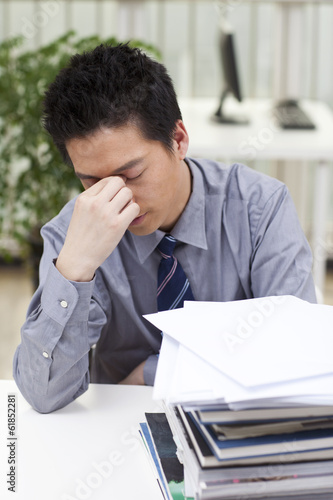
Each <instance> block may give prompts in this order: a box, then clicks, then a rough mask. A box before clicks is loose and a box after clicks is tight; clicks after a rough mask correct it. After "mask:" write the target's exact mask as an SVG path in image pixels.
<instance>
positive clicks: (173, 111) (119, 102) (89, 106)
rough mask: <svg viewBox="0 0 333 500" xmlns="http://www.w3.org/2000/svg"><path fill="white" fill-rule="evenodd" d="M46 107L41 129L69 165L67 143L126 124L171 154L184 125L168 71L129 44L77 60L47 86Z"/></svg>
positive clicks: (105, 48)
mask: <svg viewBox="0 0 333 500" xmlns="http://www.w3.org/2000/svg"><path fill="white" fill-rule="evenodd" d="M43 105H44V114H43V125H44V127H45V129H46V130H47V131H48V132H49V134H50V135H51V137H52V138H53V141H54V143H55V145H56V146H57V147H58V149H59V151H60V153H61V154H62V157H63V159H64V161H65V162H66V163H67V164H68V165H72V162H71V159H70V157H69V155H68V152H67V149H66V142H67V141H68V140H70V139H74V138H82V137H86V136H88V135H91V134H92V133H94V132H95V131H96V130H98V129H100V128H101V127H108V128H113V127H121V126H124V125H127V124H128V123H132V124H134V125H136V126H137V127H138V129H139V130H140V131H141V133H142V135H143V137H145V138H146V139H150V140H155V141H159V142H161V143H162V144H163V145H164V146H165V148H166V149H167V150H168V151H170V152H172V151H173V148H172V141H173V134H174V130H175V127H176V122H177V120H179V119H180V120H181V119H182V116H181V112H180V109H179V106H178V102H177V97H176V92H175V89H174V86H173V83H172V80H171V78H170V76H169V75H168V73H167V70H166V68H165V66H164V65H163V64H161V63H159V62H157V61H155V60H154V59H152V58H150V57H148V56H147V55H146V54H145V53H144V52H143V51H142V50H140V49H138V48H132V47H130V46H129V45H128V44H118V45H115V46H111V45H104V44H102V45H99V46H98V47H96V48H95V49H94V50H92V51H90V52H85V53H83V54H76V55H74V56H73V57H72V58H71V59H70V61H69V64H68V65H67V66H66V67H65V68H64V69H62V70H61V71H60V72H59V73H58V75H57V76H56V78H55V80H54V82H53V83H51V85H50V86H49V88H48V90H47V92H46V93H45V97H44V103H43Z"/></svg>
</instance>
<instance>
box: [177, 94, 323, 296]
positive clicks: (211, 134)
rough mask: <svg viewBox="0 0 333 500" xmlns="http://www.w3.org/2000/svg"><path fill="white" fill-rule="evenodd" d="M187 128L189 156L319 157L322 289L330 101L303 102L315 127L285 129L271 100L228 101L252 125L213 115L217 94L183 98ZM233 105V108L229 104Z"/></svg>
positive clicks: (315, 245) (318, 277)
mask: <svg viewBox="0 0 333 500" xmlns="http://www.w3.org/2000/svg"><path fill="white" fill-rule="evenodd" d="M179 104H180V108H181V111H182V114H183V120H184V124H185V127H186V128H187V131H188V133H189V137H190V146H189V152H188V154H189V156H192V157H196V156H197V157H204V158H211V159H216V160H220V161H224V162H226V163H229V162H230V161H238V162H242V163H245V164H246V163H247V162H248V161H249V160H255V159H256V160H281V161H290V160H297V161H315V162H316V165H317V167H316V175H315V185H314V188H313V195H314V198H313V227H312V231H311V232H312V238H311V242H310V243H311V246H312V251H313V258H314V259H313V260H314V266H313V274H314V280H315V283H316V285H317V287H318V288H319V290H321V291H323V288H324V283H325V267H326V260H327V248H326V244H325V242H326V222H327V219H328V200H329V192H330V183H329V172H330V166H331V162H332V161H333V113H332V111H331V110H330V108H329V106H328V105H326V104H325V103H322V102H317V101H302V102H301V107H302V108H303V109H304V111H306V113H307V114H308V115H309V116H310V118H311V119H312V121H313V122H314V123H315V125H316V130H292V131H291V130H281V129H279V128H278V127H277V126H276V125H275V124H274V121H273V118H272V113H271V110H272V101H271V100H268V99H255V100H253V99H252V100H251V99H248V100H245V101H244V102H243V103H241V104H239V103H236V102H232V101H229V102H227V103H226V108H225V110H226V111H227V112H228V111H229V112H230V114H231V115H236V116H237V114H240V115H245V116H247V117H248V118H249V120H250V122H249V124H248V125H222V124H219V123H214V122H213V121H212V120H211V119H210V117H211V116H212V114H213V113H214V112H215V111H216V109H217V106H218V99H215V98H193V99H190V98H189V99H180V100H179ZM228 105H229V107H228Z"/></svg>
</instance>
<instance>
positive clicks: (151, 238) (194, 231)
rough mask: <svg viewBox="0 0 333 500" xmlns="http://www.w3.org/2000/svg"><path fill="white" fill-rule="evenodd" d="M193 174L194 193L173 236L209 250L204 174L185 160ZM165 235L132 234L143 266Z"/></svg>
mask: <svg viewBox="0 0 333 500" xmlns="http://www.w3.org/2000/svg"><path fill="white" fill-rule="evenodd" d="M185 161H186V163H187V165H188V166H189V168H190V171H191V174H192V193H191V196H190V199H189V201H188V203H187V205H186V207H185V209H184V211H183V213H182V215H181V216H180V218H179V220H178V222H177V224H176V225H175V227H174V228H173V229H172V231H171V234H172V236H173V237H174V238H176V240H178V241H181V242H182V243H187V244H188V245H193V246H196V247H198V248H203V249H204V250H207V239H206V227H205V189H204V182H203V177H202V174H201V172H200V170H199V168H198V167H197V166H196V165H195V163H194V162H193V161H192V160H190V159H189V158H186V159H185ZM164 235H165V233H164V232H163V231H160V230H159V229H157V231H154V232H153V233H151V234H147V235H145V236H137V235H135V234H132V233H131V236H132V240H133V244H134V246H135V249H136V251H137V254H138V258H139V261H140V263H141V264H143V263H144V261H145V260H146V259H147V258H148V257H149V255H150V254H151V253H152V252H153V251H154V250H155V248H156V247H157V245H158V244H159V242H160V241H161V239H162V238H163V236H164Z"/></svg>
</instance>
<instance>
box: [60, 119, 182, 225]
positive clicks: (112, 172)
mask: <svg viewBox="0 0 333 500" xmlns="http://www.w3.org/2000/svg"><path fill="white" fill-rule="evenodd" d="M66 147H67V151H68V153H69V156H70V158H71V160H72V162H73V165H74V169H75V173H76V175H77V176H78V177H79V178H80V179H81V182H82V184H83V186H84V188H85V189H89V187H91V186H92V185H93V184H95V183H96V182H98V181H99V180H100V179H103V178H105V177H113V176H120V177H122V178H123V179H124V181H125V183H126V186H127V187H129V188H130V189H131V191H132V193H133V200H134V201H135V202H136V203H138V205H139V207H140V214H139V216H138V217H137V218H136V219H134V221H133V222H132V223H131V225H130V226H129V228H128V229H129V230H130V231H131V232H132V233H134V234H137V235H146V234H150V233H152V232H154V231H155V230H156V229H161V230H163V231H166V232H168V231H170V230H171V229H172V227H173V226H174V225H175V223H176V222H177V220H178V218H179V216H180V215H181V213H182V212H183V210H184V208H185V206H186V204H187V202H188V199H189V197H190V194H191V174H190V171H189V168H188V166H187V165H186V163H185V162H184V157H185V155H186V151H187V147H188V136H187V132H186V130H185V127H184V125H183V123H182V122H181V121H179V122H177V128H176V130H175V135H174V141H173V149H174V151H173V153H171V152H169V151H167V150H166V148H165V147H164V146H163V145H162V144H161V143H160V142H157V141H151V140H147V139H145V138H143V137H142V135H141V134H140V131H139V130H138V128H137V127H136V126H134V125H126V126H124V127H121V128H112V129H110V128H104V129H101V130H99V131H97V132H95V133H94V134H92V135H90V136H88V137H85V138H81V139H71V140H70V141H68V142H67V143H66Z"/></svg>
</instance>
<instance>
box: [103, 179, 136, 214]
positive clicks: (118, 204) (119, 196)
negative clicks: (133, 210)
mask: <svg viewBox="0 0 333 500" xmlns="http://www.w3.org/2000/svg"><path fill="white" fill-rule="evenodd" d="M132 200H133V193H132V191H131V189H130V188H129V187H127V186H125V187H123V188H122V189H120V190H119V191H118V193H116V195H115V196H114V197H113V198H112V200H110V202H109V203H110V204H111V207H112V210H113V211H114V213H116V214H119V213H121V212H122V211H123V210H124V208H125V207H126V206H127V205H128V204H129V203H130V202H131V201H132Z"/></svg>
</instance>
